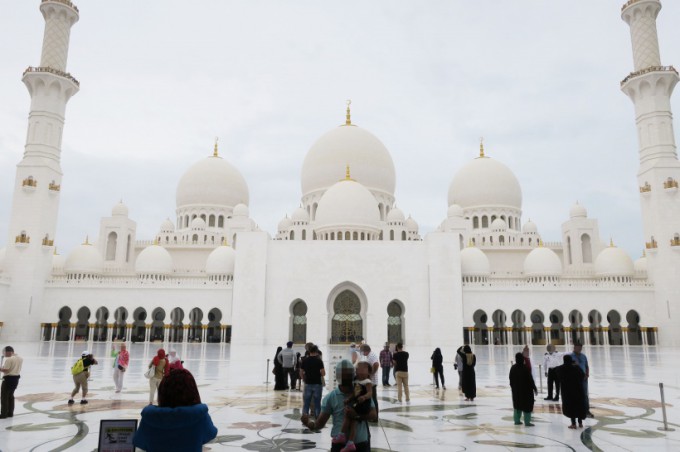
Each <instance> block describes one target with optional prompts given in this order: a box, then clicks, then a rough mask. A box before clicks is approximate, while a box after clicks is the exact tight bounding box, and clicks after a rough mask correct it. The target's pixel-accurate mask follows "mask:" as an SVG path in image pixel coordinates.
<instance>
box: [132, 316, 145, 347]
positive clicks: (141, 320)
mask: <svg viewBox="0 0 680 452" xmlns="http://www.w3.org/2000/svg"><path fill="white" fill-rule="evenodd" d="M132 319H133V322H132V335H131V336H130V340H131V341H132V342H133V343H134V342H144V341H145V340H146V309H144V308H137V309H135V312H133V313H132Z"/></svg>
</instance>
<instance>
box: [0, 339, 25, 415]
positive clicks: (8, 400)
mask: <svg viewBox="0 0 680 452" xmlns="http://www.w3.org/2000/svg"><path fill="white" fill-rule="evenodd" d="M2 353H3V356H4V358H3V359H4V361H3V363H2V368H0V372H2V373H3V374H4V376H3V377H2V386H1V387H0V419H6V418H8V417H13V416H14V391H15V390H16V389H17V386H18V385H19V374H20V373H21V365H22V364H23V362H24V360H23V359H22V358H21V357H20V356H19V355H17V354H15V353H14V349H13V348H12V347H10V346H9V345H8V346H7V347H5V348H3V349H2Z"/></svg>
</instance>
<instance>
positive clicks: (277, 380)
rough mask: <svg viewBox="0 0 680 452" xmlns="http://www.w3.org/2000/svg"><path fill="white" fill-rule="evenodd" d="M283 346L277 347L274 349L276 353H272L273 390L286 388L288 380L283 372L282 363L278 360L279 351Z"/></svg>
mask: <svg viewBox="0 0 680 452" xmlns="http://www.w3.org/2000/svg"><path fill="white" fill-rule="evenodd" d="M281 350H283V347H278V348H277V349H276V354H275V355H274V369H273V370H272V372H274V391H283V390H285V389H288V381H287V379H286V375H285V374H284V373H283V364H281V363H280V362H279V353H281Z"/></svg>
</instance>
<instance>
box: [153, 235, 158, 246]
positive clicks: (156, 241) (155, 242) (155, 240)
mask: <svg viewBox="0 0 680 452" xmlns="http://www.w3.org/2000/svg"><path fill="white" fill-rule="evenodd" d="M153 244H154V246H158V237H154V239H153Z"/></svg>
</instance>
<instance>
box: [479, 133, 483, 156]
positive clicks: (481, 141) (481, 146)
mask: <svg viewBox="0 0 680 452" xmlns="http://www.w3.org/2000/svg"><path fill="white" fill-rule="evenodd" d="M479 156H480V157H481V158H484V137H481V138H480V139H479Z"/></svg>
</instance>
